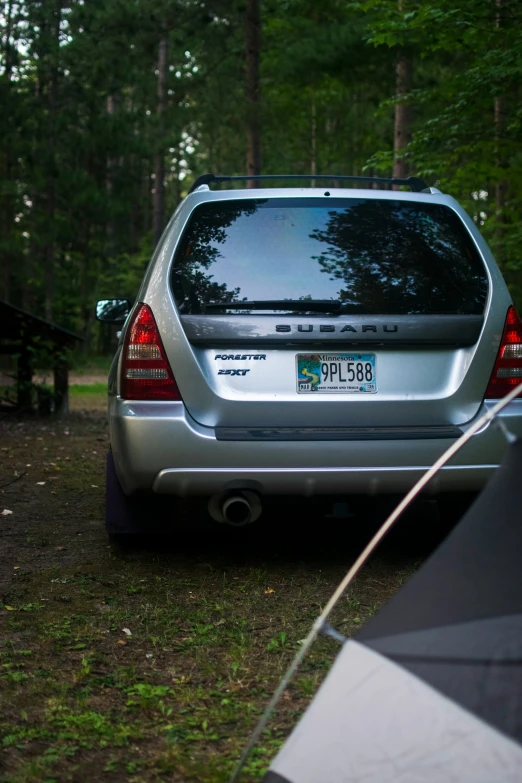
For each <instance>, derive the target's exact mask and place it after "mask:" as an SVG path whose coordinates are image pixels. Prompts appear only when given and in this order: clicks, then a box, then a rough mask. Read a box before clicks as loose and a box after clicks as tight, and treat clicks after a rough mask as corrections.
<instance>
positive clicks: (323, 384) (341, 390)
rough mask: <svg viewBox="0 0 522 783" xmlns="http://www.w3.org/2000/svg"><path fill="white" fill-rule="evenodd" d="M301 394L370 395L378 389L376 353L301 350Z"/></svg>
mask: <svg viewBox="0 0 522 783" xmlns="http://www.w3.org/2000/svg"><path fill="white" fill-rule="evenodd" d="M296 371H297V391H298V392H299V394H316V393H318V392H325V393H329V394H353V393H356V392H358V393H361V392H362V393H366V394H371V393H373V392H376V391H377V379H376V373H375V354H374V353H298V354H297V356H296Z"/></svg>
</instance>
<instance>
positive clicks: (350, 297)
mask: <svg viewBox="0 0 522 783" xmlns="http://www.w3.org/2000/svg"><path fill="white" fill-rule="evenodd" d="M172 287H173V292H174V296H175V298H176V301H177V304H178V307H179V309H180V312H181V313H189V314H200V313H212V314H216V313H218V314H219V313H237V314H238V315H244V314H245V313H248V312H252V311H249V310H248V308H247V307H246V305H247V304H248V303H249V302H252V303H254V302H255V304H256V307H255V311H256V313H260V314H262V313H263V312H278V313H281V314H285V313H287V314H291V313H294V312H299V313H301V314H302V313H303V312H306V310H305V309H303V308H304V307H305V305H304V304H303V303H304V302H311V303H313V302H314V301H322V302H324V301H325V300H328V301H333V302H335V304H336V307H337V308H338V311H339V312H341V313H362V314H364V313H369V314H380V313H382V314H397V315H407V314H437V313H440V314H460V313H461V314H481V313H482V312H483V311H484V305H485V301H486V296H487V290H488V286H487V277H486V271H485V268H484V265H483V263H482V261H481V259H480V257H479V255H478V253H477V250H476V248H475V246H474V244H473V242H472V239H471V236H470V235H469V233H468V232H467V230H466V228H465V227H464V225H463V223H462V222H461V220H460V218H459V217H458V216H457V215H456V214H455V212H453V210H451V209H449V208H448V207H445V206H441V205H439V204H419V203H414V202H407V201H399V200H388V199H387V200H379V199H373V198H372V199H364V198H363V199H361V198H358V199H356V198H353V199H351V198H348V199H333V198H332V199H330V198H324V197H323V198H321V199H319V198H317V199H288V198H285V199H255V200H254V199H245V200H237V201H233V200H231V201H213V202H209V203H206V204H201V205H200V206H198V207H197V208H196V209H195V210H194V212H193V214H192V216H191V218H190V221H189V224H188V226H187V228H186V230H185V232H184V234H183V237H182V239H181V242H180V245H179V247H178V250H177V253H176V258H175V262H174V268H173V277H172ZM274 300H276V301H275V302H274ZM281 300H282V301H281ZM285 300H292V301H293V302H296V301H299V302H300V303H301V306H300V307H299V308H292V303H291V302H290V301H289V304H288V305H286V304H285ZM239 302H245V303H246V304H245V305H244V306H243V308H240V307H236V308H234V303H239ZM263 302H267V304H268V305H269V306H268V307H266V308H263V307H262V303H263ZM310 314H311V315H313V314H314V308H313V305H311V307H310Z"/></svg>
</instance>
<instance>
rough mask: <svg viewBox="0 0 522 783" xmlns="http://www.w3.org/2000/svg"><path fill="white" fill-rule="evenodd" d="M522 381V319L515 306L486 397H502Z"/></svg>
mask: <svg viewBox="0 0 522 783" xmlns="http://www.w3.org/2000/svg"><path fill="white" fill-rule="evenodd" d="M520 383H522V321H521V320H520V317H519V315H518V313H517V311H516V310H515V308H514V307H513V306H511V307H510V308H509V310H508V311H507V316H506V323H505V325H504V331H503V333H502V340H501V342H500V348H499V349H498V354H497V359H496V361H495V366H494V367H493V372H492V373H491V378H490V380H489V384H488V388H487V389H486V397H488V398H496V399H500V398H501V397H505V396H506V394H508V393H509V392H510V391H511V389H512V388H513V386H518V385H519V384H520Z"/></svg>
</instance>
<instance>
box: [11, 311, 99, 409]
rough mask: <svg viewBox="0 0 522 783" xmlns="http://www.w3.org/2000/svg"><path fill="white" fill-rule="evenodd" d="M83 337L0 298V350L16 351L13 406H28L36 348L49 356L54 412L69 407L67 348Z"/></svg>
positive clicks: (19, 407)
mask: <svg viewBox="0 0 522 783" xmlns="http://www.w3.org/2000/svg"><path fill="white" fill-rule="evenodd" d="M81 340H83V337H80V335H78V334H75V333H74V332H70V331H68V330H67V329H63V328H62V327H61V326H57V324H53V323H51V321H46V320H44V319H43V318H39V317H38V316H37V315H33V314H32V313H29V312H27V311H26V310H21V309H20V308H19V307H15V306H14V305H12V304H10V303H9V302H4V301H2V300H0V353H1V354H11V355H18V366H17V384H16V386H17V407H18V409H19V410H28V409H29V408H30V407H31V404H32V380H33V373H34V370H35V369H36V368H35V366H34V363H35V359H36V357H37V354H38V351H39V350H45V351H46V353H47V354H48V355H50V356H51V357H52V367H53V374H54V412H55V413H56V414H58V415H59V414H64V413H68V411H69V366H68V361H67V349H69V348H72V347H73V346H74V344H75V343H77V342H79V341H81Z"/></svg>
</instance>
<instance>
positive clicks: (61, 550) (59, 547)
mask: <svg viewBox="0 0 522 783" xmlns="http://www.w3.org/2000/svg"><path fill="white" fill-rule="evenodd" d="M64 549H66V547H64V546H57V547H56V551H57V552H63V551H64Z"/></svg>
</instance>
